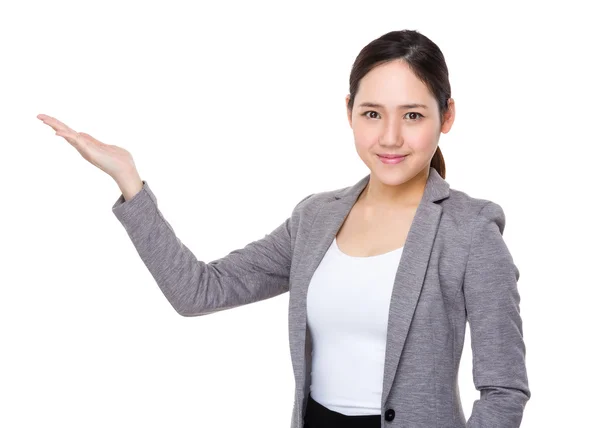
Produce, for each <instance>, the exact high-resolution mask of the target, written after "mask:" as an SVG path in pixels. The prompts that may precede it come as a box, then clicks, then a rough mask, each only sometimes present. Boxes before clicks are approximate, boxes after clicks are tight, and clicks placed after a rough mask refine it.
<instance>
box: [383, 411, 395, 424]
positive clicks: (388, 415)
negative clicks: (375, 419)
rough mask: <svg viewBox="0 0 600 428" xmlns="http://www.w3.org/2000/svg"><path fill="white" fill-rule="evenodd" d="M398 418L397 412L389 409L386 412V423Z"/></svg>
mask: <svg viewBox="0 0 600 428" xmlns="http://www.w3.org/2000/svg"><path fill="white" fill-rule="evenodd" d="M395 416H396V412H394V409H387V410H386V411H385V420H386V421H388V422H389V421H393V420H394V417H395Z"/></svg>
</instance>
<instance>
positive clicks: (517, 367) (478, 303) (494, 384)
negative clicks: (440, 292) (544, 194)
mask: <svg viewBox="0 0 600 428" xmlns="http://www.w3.org/2000/svg"><path fill="white" fill-rule="evenodd" d="M505 221H506V219H505V215H504V211H503V209H502V207H501V206H500V205H498V204H497V203H494V202H492V201H488V202H486V203H485V204H484V206H483V207H482V209H481V211H480V212H479V214H478V216H477V217H476V219H475V221H474V224H473V228H472V236H471V246H470V251H469V258H468V261H467V265H466V272H465V279H464V296H465V305H466V311H467V320H468V323H469V326H470V333H471V349H472V351H473V381H474V384H475V388H476V389H477V390H478V391H480V398H479V399H478V400H475V402H474V403H473V410H472V413H471V416H470V417H469V420H468V421H467V427H468V428H489V427H495V428H516V427H519V426H520V424H521V420H522V417H523V411H524V409H525V404H526V403H527V401H528V400H529V398H530V397H531V392H530V390H529V385H528V379H527V371H526V367H525V352H526V350H525V343H524V340H523V326H522V320H521V317H520V309H519V303H520V296H519V292H518V290H517V281H518V280H519V270H518V268H517V267H516V266H515V264H514V263H513V259H512V256H511V254H510V252H509V250H508V248H507V246H506V243H505V242H504V240H503V237H502V233H503V232H504V226H505Z"/></svg>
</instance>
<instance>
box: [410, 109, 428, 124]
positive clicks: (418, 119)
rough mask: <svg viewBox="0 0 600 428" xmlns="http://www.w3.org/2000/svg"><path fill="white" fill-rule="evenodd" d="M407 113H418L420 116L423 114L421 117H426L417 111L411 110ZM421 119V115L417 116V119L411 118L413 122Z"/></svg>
mask: <svg viewBox="0 0 600 428" xmlns="http://www.w3.org/2000/svg"><path fill="white" fill-rule="evenodd" d="M406 114H418V115H419V116H421V117H425V116H423V115H422V114H421V113H417V112H416V111H409V112H408V113H406ZM419 119H420V118H419V117H417V118H415V119H410V120H411V121H413V122H416V121H417V120H419Z"/></svg>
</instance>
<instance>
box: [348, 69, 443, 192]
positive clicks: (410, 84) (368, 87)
mask: <svg viewBox="0 0 600 428" xmlns="http://www.w3.org/2000/svg"><path fill="white" fill-rule="evenodd" d="M349 98H350V96H349V95H348V96H347V97H346V107H347V106H348V101H349ZM411 105H413V106H411ZM449 105H450V109H449V112H448V113H447V114H446V115H445V120H444V124H443V126H442V125H441V121H440V112H439V108H438V105H437V101H436V99H435V98H434V97H433V95H432V94H431V93H430V92H429V90H428V88H427V86H426V85H425V84H424V83H423V82H422V81H421V80H419V79H418V78H417V77H416V76H415V74H414V73H413V72H412V71H411V70H410V68H409V67H408V65H407V64H406V63H405V62H404V61H402V60H394V61H391V62H387V63H384V64H381V65H379V66H377V67H375V68H373V69H372V70H371V71H369V73H367V74H366V75H365V76H364V77H363V78H362V79H361V81H360V85H359V89H358V92H357V93H356V96H355V98H354V106H353V110H352V111H350V110H348V109H347V113H348V121H349V123H350V126H351V127H352V131H353V133H354V142H355V146H356V151H357V153H358V155H359V156H360V158H361V159H362V160H363V162H364V163H365V164H366V165H367V167H369V169H370V170H371V185H372V186H375V187H376V188H378V189H379V190H378V193H379V192H386V191H389V189H388V190H385V188H386V187H387V186H398V185H399V184H403V183H408V182H409V181H410V180H411V179H414V178H416V177H419V176H421V177H422V176H424V177H425V179H426V177H427V175H428V173H429V166H430V163H431V158H432V157H433V155H434V153H435V151H436V148H437V145H438V140H439V137H440V132H444V133H446V132H448V131H449V130H450V127H451V126H452V122H453V119H454V101H453V100H452V99H450V101H449ZM381 154H401V155H406V157H405V158H404V159H403V160H402V161H400V162H397V163H389V162H388V163H385V162H384V161H382V159H381V158H380V157H379V156H378V155H381Z"/></svg>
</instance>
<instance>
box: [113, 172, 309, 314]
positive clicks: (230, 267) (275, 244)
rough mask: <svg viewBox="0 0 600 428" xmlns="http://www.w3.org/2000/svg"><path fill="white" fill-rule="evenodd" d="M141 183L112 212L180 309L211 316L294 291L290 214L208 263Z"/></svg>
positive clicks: (163, 288) (180, 311)
mask: <svg viewBox="0 0 600 428" xmlns="http://www.w3.org/2000/svg"><path fill="white" fill-rule="evenodd" d="M142 183H143V187H142V189H141V190H140V191H139V192H138V193H136V194H135V195H134V196H133V197H132V198H131V199H129V200H127V201H126V200H125V198H124V197H123V195H122V194H121V196H120V197H119V199H118V200H117V201H116V202H115V203H114V205H113V207H112V211H113V213H114V215H115V216H116V217H117V219H118V220H119V221H120V222H121V224H122V225H123V227H124V228H125V230H126V231H127V234H128V235H129V238H130V239H131V241H132V243H133V245H134V247H135V248H136V250H137V252H138V254H139V256H140V257H141V259H142V261H143V262H144V264H145V265H146V267H147V268H148V270H149V271H150V273H151V274H152V276H153V278H154V280H155V281H156V283H157V284H158V286H159V288H160V290H161V291H162V293H163V294H164V295H165V297H166V298H167V300H168V301H169V302H170V303H171V306H173V308H174V309H175V310H176V311H177V313H179V314H180V315H182V316H189V317H192V316H201V315H208V314H211V313H214V312H219V311H222V310H225V309H230V308H235V307H237V306H241V305H246V304H249V303H253V302H257V301H259V300H264V299H268V298H271V297H275V296H277V295H280V294H283V293H285V292H286V291H289V273H290V266H291V258H292V247H291V234H290V220H291V218H290V217H289V218H287V219H286V220H285V221H284V222H283V223H281V224H280V225H279V226H277V227H276V228H275V229H274V230H273V231H272V232H271V233H269V234H267V235H265V237H264V238H262V239H259V240H256V241H254V242H251V243H249V244H247V245H246V246H245V247H243V248H240V249H236V250H233V251H231V252H230V253H229V254H227V255H226V256H224V257H222V258H220V259H217V260H213V261H211V262H208V263H206V262H203V261H201V260H198V259H197V258H196V257H195V256H194V254H193V253H192V251H190V249H188V247H186V246H185V245H184V244H183V243H182V242H181V240H180V239H179V238H178V237H177V235H176V234H175V231H174V230H173V228H172V227H171V225H170V224H169V222H167V220H166V219H165V218H164V217H163V215H162V213H161V212H160V210H159V208H158V204H157V200H156V197H155V195H154V194H153V193H152V191H151V190H150V187H149V186H148V183H147V182H146V181H145V180H143V181H142ZM310 196H312V195H309V196H307V197H305V198H304V199H302V201H300V202H303V201H304V200H306V199H308V198H309V197H310ZM299 204H300V203H298V205H299Z"/></svg>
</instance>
